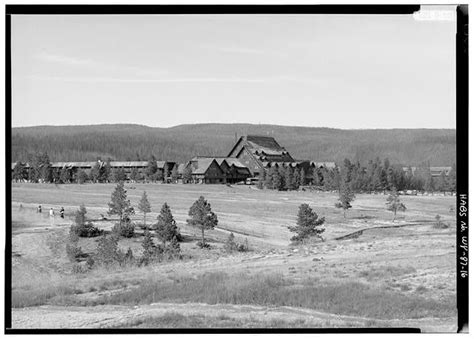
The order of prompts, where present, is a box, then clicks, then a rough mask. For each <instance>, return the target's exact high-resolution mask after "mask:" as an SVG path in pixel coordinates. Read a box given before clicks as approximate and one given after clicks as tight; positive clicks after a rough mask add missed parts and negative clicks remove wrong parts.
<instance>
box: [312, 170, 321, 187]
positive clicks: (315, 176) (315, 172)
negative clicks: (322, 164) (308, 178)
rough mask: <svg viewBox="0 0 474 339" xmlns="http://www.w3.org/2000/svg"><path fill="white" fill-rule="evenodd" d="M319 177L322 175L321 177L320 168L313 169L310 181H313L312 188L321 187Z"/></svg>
mask: <svg viewBox="0 0 474 339" xmlns="http://www.w3.org/2000/svg"><path fill="white" fill-rule="evenodd" d="M321 177H322V175H321V169H320V168H317V167H316V168H314V169H313V179H312V181H313V186H317V187H319V186H322V185H321Z"/></svg>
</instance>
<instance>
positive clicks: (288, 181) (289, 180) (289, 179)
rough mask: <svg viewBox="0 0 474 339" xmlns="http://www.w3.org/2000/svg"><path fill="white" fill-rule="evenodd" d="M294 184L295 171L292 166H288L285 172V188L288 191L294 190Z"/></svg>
mask: <svg viewBox="0 0 474 339" xmlns="http://www.w3.org/2000/svg"><path fill="white" fill-rule="evenodd" d="M296 171H298V170H296ZM293 184H294V181H293V169H292V168H291V167H290V166H288V167H287V168H286V171H285V188H286V189H287V190H292V189H293V188H294V186H293Z"/></svg>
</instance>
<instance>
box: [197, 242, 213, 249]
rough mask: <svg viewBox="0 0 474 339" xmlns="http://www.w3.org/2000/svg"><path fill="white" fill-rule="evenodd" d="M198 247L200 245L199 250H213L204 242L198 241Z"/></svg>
mask: <svg viewBox="0 0 474 339" xmlns="http://www.w3.org/2000/svg"><path fill="white" fill-rule="evenodd" d="M196 245H198V247H199V248H207V249H210V248H211V245H210V244H208V243H206V242H202V241H198V242H197V243H196Z"/></svg>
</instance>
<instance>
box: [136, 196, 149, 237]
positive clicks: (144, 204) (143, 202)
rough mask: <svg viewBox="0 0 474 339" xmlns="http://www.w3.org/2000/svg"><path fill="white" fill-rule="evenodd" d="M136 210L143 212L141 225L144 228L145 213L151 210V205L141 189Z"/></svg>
mask: <svg viewBox="0 0 474 339" xmlns="http://www.w3.org/2000/svg"><path fill="white" fill-rule="evenodd" d="M138 210H139V211H140V212H142V213H143V226H144V227H145V228H146V214H147V213H150V212H151V205H150V202H149V201H148V196H147V195H146V191H143V195H142V198H141V199H140V202H139V203H138Z"/></svg>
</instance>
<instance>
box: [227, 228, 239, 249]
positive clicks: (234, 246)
mask: <svg viewBox="0 0 474 339" xmlns="http://www.w3.org/2000/svg"><path fill="white" fill-rule="evenodd" d="M224 250H225V251H226V252H227V253H232V252H235V251H237V250H238V245H237V243H236V242H235V236H234V233H232V232H231V233H230V234H229V237H228V238H227V240H226V242H225V244H224Z"/></svg>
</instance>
